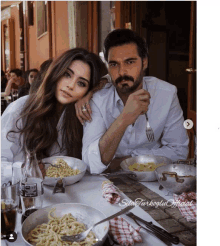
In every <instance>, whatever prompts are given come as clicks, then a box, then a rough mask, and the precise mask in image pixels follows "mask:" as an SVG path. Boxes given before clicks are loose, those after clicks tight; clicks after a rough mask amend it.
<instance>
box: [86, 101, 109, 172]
mask: <svg viewBox="0 0 220 246" xmlns="http://www.w3.org/2000/svg"><path fill="white" fill-rule="evenodd" d="M91 109H92V121H91V122H86V123H85V125H84V129H83V148H82V159H83V161H84V162H85V163H86V165H87V169H88V171H89V172H90V173H91V174H99V173H102V172H103V171H104V170H106V169H107V168H108V166H106V165H104V164H103V163H102V162H101V155H100V150H99V140H100V138H101V137H102V135H103V134H105V132H106V130H107V128H106V125H105V122H104V119H103V117H102V115H101V112H100V111H99V109H98V107H97V106H96V105H95V103H94V102H93V101H92V100H91Z"/></svg>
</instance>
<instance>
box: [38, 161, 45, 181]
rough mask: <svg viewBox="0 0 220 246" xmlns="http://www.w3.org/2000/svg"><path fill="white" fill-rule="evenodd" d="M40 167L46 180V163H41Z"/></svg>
mask: <svg viewBox="0 0 220 246" xmlns="http://www.w3.org/2000/svg"><path fill="white" fill-rule="evenodd" d="M38 165H39V168H40V170H41V173H42V175H43V178H44V177H45V176H46V169H45V165H44V163H42V161H39V163H38Z"/></svg>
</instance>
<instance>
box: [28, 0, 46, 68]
mask: <svg viewBox="0 0 220 246" xmlns="http://www.w3.org/2000/svg"><path fill="white" fill-rule="evenodd" d="M33 8H34V25H33V26H28V44H29V45H28V52H29V58H28V60H29V69H32V68H37V69H39V68H40V65H41V63H43V62H44V61H45V60H47V59H49V34H48V32H47V33H46V34H44V35H43V36H41V37H40V38H37V9H36V3H35V2H34V6H33Z"/></svg>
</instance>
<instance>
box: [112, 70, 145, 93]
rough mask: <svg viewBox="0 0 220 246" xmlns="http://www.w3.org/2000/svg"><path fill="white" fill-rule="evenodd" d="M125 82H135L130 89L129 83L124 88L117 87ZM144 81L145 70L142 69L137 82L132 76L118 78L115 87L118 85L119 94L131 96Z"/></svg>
mask: <svg viewBox="0 0 220 246" xmlns="http://www.w3.org/2000/svg"><path fill="white" fill-rule="evenodd" d="M123 80H124V81H132V82H134V84H133V85H132V86H131V87H130V86H129V85H128V84H127V83H124V84H123V85H122V87H118V86H117V85H118V84H119V83H120V82H121V81H123ZM142 80H143V70H142V69H141V71H140V74H139V76H138V78H137V79H136V80H134V78H133V77H132V76H128V75H124V76H121V77H118V78H117V79H116V80H115V85H116V88H117V91H118V92H120V93H122V94H130V93H132V92H134V91H136V89H137V88H138V87H139V85H140V84H141V83H142Z"/></svg>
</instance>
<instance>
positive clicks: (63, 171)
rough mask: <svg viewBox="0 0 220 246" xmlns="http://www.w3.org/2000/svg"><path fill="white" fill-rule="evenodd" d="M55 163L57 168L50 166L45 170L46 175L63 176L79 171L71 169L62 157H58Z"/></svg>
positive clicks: (75, 173)
mask: <svg viewBox="0 0 220 246" xmlns="http://www.w3.org/2000/svg"><path fill="white" fill-rule="evenodd" d="M55 165H57V166H59V168H56V167H53V166H50V167H48V168H47V170H46V176H48V177H55V178H58V177H60V178H61V179H62V178H63V177H68V176H73V175H77V174H79V173H80V171H79V169H72V168H71V167H70V166H69V165H68V164H67V163H66V162H65V161H64V160H63V159H61V158H58V159H57V161H56V163H55Z"/></svg>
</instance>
